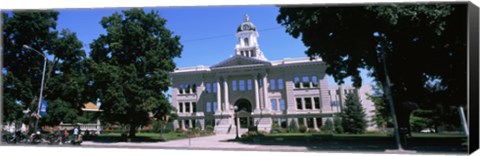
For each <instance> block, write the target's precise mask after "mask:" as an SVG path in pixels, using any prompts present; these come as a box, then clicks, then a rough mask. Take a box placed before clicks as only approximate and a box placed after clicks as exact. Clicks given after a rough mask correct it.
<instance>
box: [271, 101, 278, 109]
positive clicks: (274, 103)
mask: <svg viewBox="0 0 480 156" xmlns="http://www.w3.org/2000/svg"><path fill="white" fill-rule="evenodd" d="M270 102H271V103H272V110H277V99H271V100H270Z"/></svg>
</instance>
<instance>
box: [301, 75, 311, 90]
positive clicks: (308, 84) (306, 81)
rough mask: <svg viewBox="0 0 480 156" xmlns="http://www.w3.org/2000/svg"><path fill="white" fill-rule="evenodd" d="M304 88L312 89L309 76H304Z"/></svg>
mask: <svg viewBox="0 0 480 156" xmlns="http://www.w3.org/2000/svg"><path fill="white" fill-rule="evenodd" d="M302 82H303V83H302V86H303V88H307V87H310V82H309V81H308V76H304V77H302Z"/></svg>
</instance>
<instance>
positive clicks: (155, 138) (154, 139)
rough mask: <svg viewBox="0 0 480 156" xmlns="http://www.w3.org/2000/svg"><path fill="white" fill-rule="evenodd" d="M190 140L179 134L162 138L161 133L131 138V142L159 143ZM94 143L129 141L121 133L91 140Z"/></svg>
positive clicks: (99, 136) (106, 134)
mask: <svg viewBox="0 0 480 156" xmlns="http://www.w3.org/2000/svg"><path fill="white" fill-rule="evenodd" d="M184 138H188V136H186V135H183V134H179V133H174V132H171V133H164V134H163V137H160V133H143V132H139V133H136V136H135V137H134V138H129V140H130V141H131V142H159V141H170V140H177V139H184ZM91 140H92V141H94V142H124V141H128V140H127V138H124V137H122V136H121V133H104V134H100V135H98V136H96V137H93V138H92V139H91Z"/></svg>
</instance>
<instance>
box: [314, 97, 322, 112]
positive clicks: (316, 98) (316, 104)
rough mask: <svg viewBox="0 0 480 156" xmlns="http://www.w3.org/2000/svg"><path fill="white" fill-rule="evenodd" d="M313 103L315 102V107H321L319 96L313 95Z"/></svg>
mask: <svg viewBox="0 0 480 156" xmlns="http://www.w3.org/2000/svg"><path fill="white" fill-rule="evenodd" d="M313 103H314V104H315V108H316V109H321V107H320V98H318V97H314V98H313Z"/></svg>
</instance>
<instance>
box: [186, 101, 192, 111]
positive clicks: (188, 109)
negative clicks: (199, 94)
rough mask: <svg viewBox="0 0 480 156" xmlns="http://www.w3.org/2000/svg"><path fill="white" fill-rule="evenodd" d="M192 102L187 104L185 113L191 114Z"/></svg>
mask: <svg viewBox="0 0 480 156" xmlns="http://www.w3.org/2000/svg"><path fill="white" fill-rule="evenodd" d="M190 112H191V110H190V102H185V113H190Z"/></svg>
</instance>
